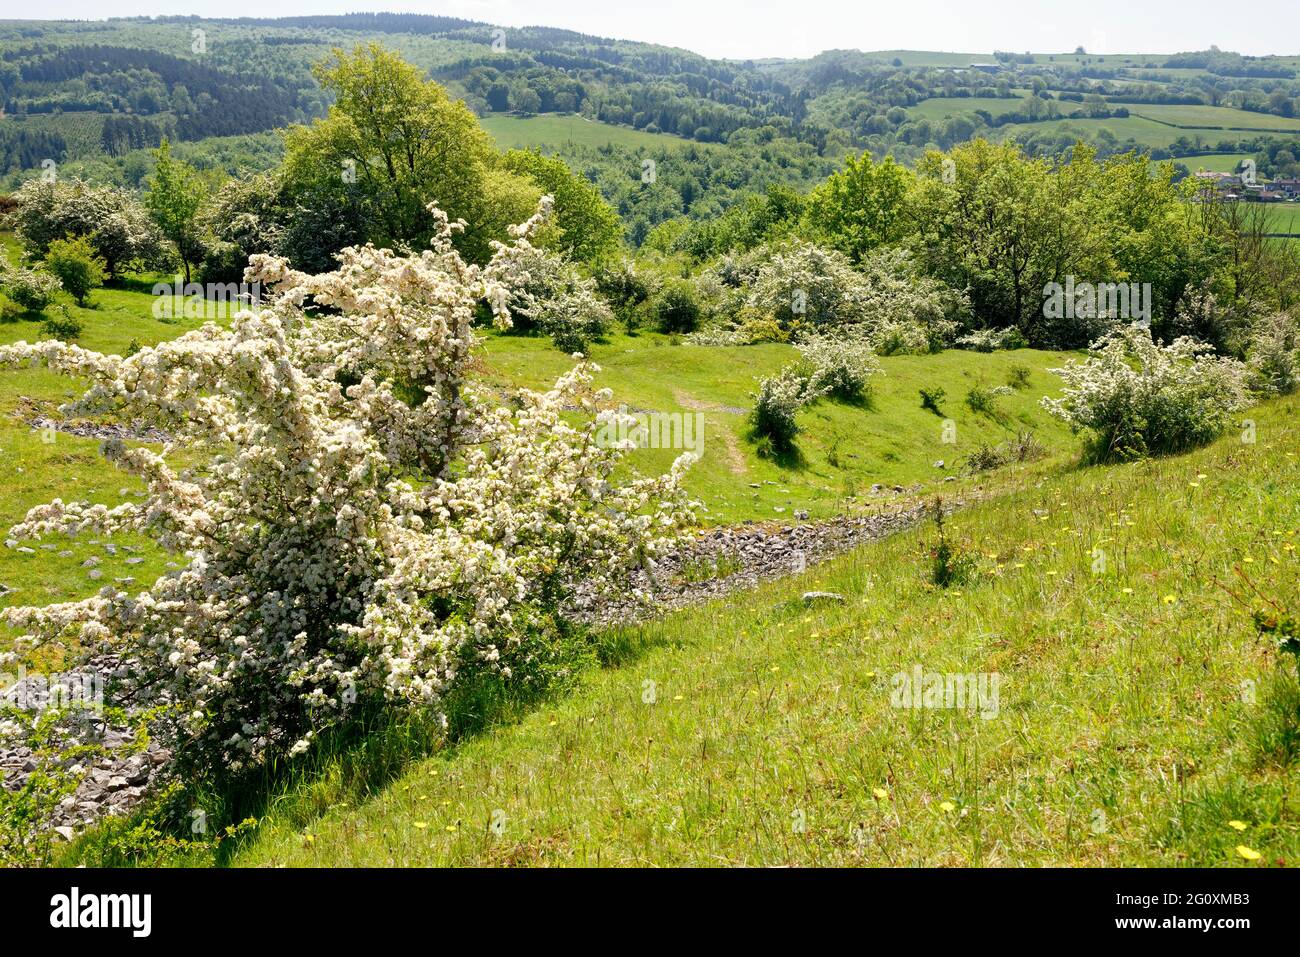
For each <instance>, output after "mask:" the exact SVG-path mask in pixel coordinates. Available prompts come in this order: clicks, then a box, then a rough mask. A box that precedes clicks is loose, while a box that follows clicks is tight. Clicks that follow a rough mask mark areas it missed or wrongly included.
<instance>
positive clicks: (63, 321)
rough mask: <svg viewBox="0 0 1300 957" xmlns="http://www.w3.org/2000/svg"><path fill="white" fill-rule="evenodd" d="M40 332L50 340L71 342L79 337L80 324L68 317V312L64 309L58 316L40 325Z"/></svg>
mask: <svg viewBox="0 0 1300 957" xmlns="http://www.w3.org/2000/svg"><path fill="white" fill-rule="evenodd" d="M41 332H43V333H44V334H45V335H47V336H49V337H50V338H51V339H59V340H61V341H63V342H71V341H72V340H73V339H75V338H77V336H79V335H81V323H79V322H78V321H77V320H76V319H73V318H72V317H71V316H69V315H68V310H67V309H64V310H62V311H61V312H60V314H59V315H58V316H53V317H51V318H49V319H46V320H45V321H44V322H43V323H41Z"/></svg>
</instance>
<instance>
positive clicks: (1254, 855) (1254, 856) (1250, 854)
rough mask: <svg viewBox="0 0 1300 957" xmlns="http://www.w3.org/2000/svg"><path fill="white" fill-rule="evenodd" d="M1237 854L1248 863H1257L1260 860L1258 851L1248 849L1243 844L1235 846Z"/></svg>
mask: <svg viewBox="0 0 1300 957" xmlns="http://www.w3.org/2000/svg"><path fill="white" fill-rule="evenodd" d="M1237 853H1238V854H1240V855H1241V856H1242V857H1244V858H1245V859H1246V860H1248V861H1257V860H1259V858H1260V853H1259V851H1257V850H1254V849H1253V848H1249V847H1247V846H1246V845H1245V844H1238V845H1237Z"/></svg>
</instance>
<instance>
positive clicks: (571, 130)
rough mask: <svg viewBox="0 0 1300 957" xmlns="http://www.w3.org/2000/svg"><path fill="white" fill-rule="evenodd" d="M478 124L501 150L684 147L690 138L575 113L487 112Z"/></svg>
mask: <svg viewBox="0 0 1300 957" xmlns="http://www.w3.org/2000/svg"><path fill="white" fill-rule="evenodd" d="M479 123H480V125H482V127H483V128H484V129H485V130H487V131H488V132H489V133H491V134H492V136H493V138H494V139H495V140H496V142H497V146H499V147H500V148H501V149H523V148H528V147H534V146H559V145H561V144H563V143H574V144H577V145H578V146H606V145H608V144H611V143H612V144H613V145H615V146H626V147H628V148H629V149H638V148H644V149H661V148H663V147H665V146H667V147H677V146H685V145H686V144H687V143H689V142H691V141H690V140H685V139H683V138H682V137H680V136H673V135H671V134H668V133H647V132H645V131H644V130H634V129H632V128H631V127H629V126H615V125H614V124H612V123H601V122H598V121H596V120H589V119H586V118H585V117H583V116H579V115H578V114H576V113H544V114H541V115H538V116H526V117H525V116H509V115H505V114H501V113H489V114H488V115H487V116H484V117H482V118H480V120H479Z"/></svg>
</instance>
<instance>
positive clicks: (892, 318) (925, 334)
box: [862, 249, 970, 356]
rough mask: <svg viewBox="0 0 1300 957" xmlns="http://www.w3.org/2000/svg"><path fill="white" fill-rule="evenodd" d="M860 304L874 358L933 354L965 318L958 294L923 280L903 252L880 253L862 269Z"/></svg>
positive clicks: (932, 280)
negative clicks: (863, 288)
mask: <svg viewBox="0 0 1300 957" xmlns="http://www.w3.org/2000/svg"><path fill="white" fill-rule="evenodd" d="M862 271H863V274H864V275H865V277H866V290H867V294H866V298H865V300H864V301H863V303H862V309H863V314H864V316H865V320H864V321H865V323H866V328H867V330H868V338H869V339H870V341H871V344H872V346H873V348H874V349H875V350H876V354H877V355H883V356H888V355H898V354H901V353H913V354H923V353H927V352H938V351H939V350H941V349H943V348H945V347H946V346H948V345H949V344H950V343H951V341H952V338H953V336H954V335H956V333H957V330H958V328H959V327H960V325H961V322H962V321H963V320H964V319H965V318H966V316H967V315H968V314H969V312H970V302H969V300H968V299H967V297H966V295H965V294H964V293H961V292H958V291H957V290H954V289H952V288H951V287H950V286H948V285H947V284H946V283H944V282H942V281H940V280H938V279H935V278H933V277H931V276H927V275H925V274H924V273H923V272H921V270H920V268H919V266H918V265H917V263H916V261H915V260H914V259H913V258H912V256H911V255H910V254H909V253H908V252H907V250H905V249H882V250H880V251H878V252H876V253H874V254H873V255H871V256H869V257H868V258H867V259H866V260H864V261H863V263H862Z"/></svg>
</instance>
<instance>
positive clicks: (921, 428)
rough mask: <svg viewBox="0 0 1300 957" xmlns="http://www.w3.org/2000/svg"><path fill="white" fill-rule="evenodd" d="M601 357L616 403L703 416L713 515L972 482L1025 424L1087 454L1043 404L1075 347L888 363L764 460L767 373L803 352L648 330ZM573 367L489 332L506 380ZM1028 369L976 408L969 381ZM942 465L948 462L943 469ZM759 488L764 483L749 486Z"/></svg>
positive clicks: (693, 481)
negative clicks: (761, 387)
mask: <svg viewBox="0 0 1300 957" xmlns="http://www.w3.org/2000/svg"><path fill="white" fill-rule="evenodd" d="M591 354H592V359H593V361H595V362H596V363H597V364H598V365H599V366H600V367H601V372H600V373H599V375H598V376H597V380H596V381H597V385H598V386H607V387H609V388H610V389H612V390H613V393H614V400H613V402H612V403H611V405H614V406H617V405H618V404H619V403H625V404H626V405H627V406H628V407H629V408H630V409H635V410H648V411H656V412H667V413H683V414H686V413H689V412H690V411H691V410H692V409H703V410H704V422H705V441H704V454H703V458H702V459H701V460H700V461H699V462H698V463H696V464H695V466H694V467H693V468H692V469H691V472H690V475H689V478H688V481H687V487H688V488H689V489H690V490H691V492H692V493H693V494H695V495H696V496H697V497H698V498H700V499H701V500H702V501H704V502H705V503H707V505H708V508H709V515H708V521H709V522H710V523H733V522H739V521H744V520H747V519H754V520H772V519H782V518H784V519H786V520H789V518H790V517H791V515H792V513H793V512H794V511H795V510H796V509H806V510H807V511H808V512H809V514H810V516H811V517H812V518H814V519H816V518H828V517H830V516H832V515H835V514H838V513H840V512H843V511H846V510H852V509H853V508H856V507H859V506H861V505H862V504H864V503H865V502H869V501H871V499H872V496H871V495H870V494H869V493H870V488H871V486H872V485H873V484H875V483H880V484H884V485H889V486H893V485H902V486H912V485H914V484H917V483H922V484H924V485H925V486H926V487H928V488H939V487H942V488H945V489H950V490H951V489H954V488H961V489H965V488H967V487H969V486H971V485H973V484H976V483H984V482H986V481H988V476H979V477H974V478H970V477H961V478H959V480H958V481H957V482H953V483H945V482H944V481H943V479H944V478H945V477H946V476H949V475H957V474H958V473H959V471H960V465H961V463H962V462H963V461H964V459H965V458H966V456H967V455H969V454H970V453H971V452H972V451H973V450H974V449H976V448H977V447H978V446H979V445H981V444H985V443H987V444H990V445H997V444H999V443H1001V442H1005V441H1007V440H1008V439H1011V438H1014V437H1015V435H1016V433H1017V432H1019V431H1025V430H1033V431H1034V432H1035V433H1036V434H1037V436H1038V438H1039V440H1040V441H1041V442H1042V443H1043V444H1044V445H1045V446H1046V447H1047V448H1048V450H1049V451H1050V452H1052V453H1054V455H1055V456H1056V461H1059V457H1060V456H1068V455H1072V454H1073V453H1074V450H1075V449H1076V448H1077V443H1076V441H1075V440H1074V438H1073V437H1072V436H1071V435H1070V434H1069V431H1068V429H1066V428H1065V427H1064V426H1063V425H1062V424H1061V423H1059V422H1058V421H1057V420H1055V419H1052V418H1051V417H1049V416H1048V415H1047V414H1046V413H1045V412H1044V411H1043V409H1042V408H1041V407H1040V406H1039V400H1040V399H1041V398H1042V396H1043V395H1044V394H1046V393H1048V392H1051V391H1054V390H1056V389H1057V387H1058V385H1059V380H1058V379H1057V378H1056V377H1055V376H1054V375H1052V374H1051V373H1049V372H1047V371H1046V370H1048V369H1050V368H1054V367H1057V366H1059V365H1061V364H1062V363H1063V362H1064V361H1065V359H1066V358H1067V357H1068V356H1067V354H1065V353H1054V352H1040V351H1037V350H1032V349H1022V350H1016V351H1014V352H996V353H987V354H986V353H973V352H964V351H958V350H950V351H948V352H944V353H940V354H939V355H933V356H897V357H885V358H883V359H882V360H881V366H882V368H883V370H884V374H883V375H881V376H878V377H875V378H873V379H872V380H871V384H872V395H871V399H870V401H869V402H868V403H866V404H865V405H852V404H846V403H843V402H837V401H834V400H828V399H824V400H822V401H820V402H818V403H816V404H815V405H813V406H812V407H810V408H808V409H807V410H805V411H804V412H802V413H801V414H800V417H799V421H800V424H801V426H802V427H803V429H804V431H803V433H802V434H801V435H800V436H799V437H798V438H797V439H796V445H797V448H798V453H797V455H796V456H793V457H790V458H785V459H782V460H780V461H779V462H778V461H773V460H770V459H764V458H760V457H759V455H758V454H757V452H756V445H755V442H754V441H753V439H752V438H751V436H750V427H749V423H748V420H747V413H748V410H749V409H750V408H751V407H752V406H753V398H752V393H754V392H757V391H758V384H759V380H760V379H761V378H763V377H765V376H770V375H774V374H775V373H776V372H778V371H779V370H780V369H781V367H782V366H784V365H786V364H788V363H791V362H793V361H795V360H797V358H798V354H797V353H796V352H795V350H794V349H793V348H792V347H790V346H784V345H760V346H742V347H734V348H721V347H716V346H693V345H684V344H683V345H672V344H671V340H669V339H668V338H667V337H665V336H661V335H657V334H652V333H647V334H641V335H638V336H635V337H629V336H625V335H613V336H611V337H610V339H609V341H608V342H606V343H603V344H596V345H595V346H593V348H592V353H591ZM570 364H571V363H570V360H569V359H568V357H567V356H565V355H563V354H561V353H560V352H559V351H557V350H556V349H555V348H554V347H553V346H552V345H551V344H550V341H549V340H546V339H541V338H528V337H522V336H512V335H491V336H489V337H488V340H487V345H486V373H487V377H488V379H489V380H490V381H492V382H494V383H496V384H498V385H499V386H501V387H506V388H514V387H520V386H523V387H527V388H534V389H536V388H540V387H543V386H545V385H547V384H549V383H550V382H553V381H554V380H555V379H556V378H557V377H558V376H559V375H560V374H562V372H563V371H564V370H566V369H567V368H568V367H569V365H570ZM1017 366H1023V367H1025V368H1027V369H1029V370H1030V374H1029V381H1028V385H1027V387H1026V388H1024V389H1022V390H1019V391H1016V392H1015V393H1014V394H1012V395H1008V396H1004V397H1000V398H998V399H996V400H995V403H994V405H995V413H994V414H993V415H988V414H979V413H976V412H973V411H972V410H971V409H970V408H969V407H968V406H967V404H966V402H965V397H966V394H967V392H968V391H969V390H970V389H971V388H973V387H975V386H979V385H982V386H985V387H993V386H1001V385H1005V384H1007V381H1008V378H1009V377H1010V375H1011V370H1012V369H1013V368H1014V367H1017ZM936 387H938V388H942V389H944V391H945V392H946V394H947V398H946V400H945V402H944V403H943V405H942V406H941V408H942V410H943V412H944V415H943V416H938V415H935V414H934V413H933V412H929V411H927V410H925V409H923V408H922V407H921V398H920V394H919V391H920V389H921V388H927V389H933V388H936ZM946 419H947V420H951V421H952V422H953V423H954V426H955V432H950V433H948V434H949V436H951V437H952V438H954V439H955V441H953V442H945V431H944V422H945V420H946ZM679 454H680V450H670V449H659V450H655V449H642V450H638V451H636V452H634V453H633V455H632V461H633V463H634V464H635V465H636V466H637V467H638V468H640V469H641V470H642V471H645V472H658V471H663V470H666V469H667V468H668V466H669V465H671V463H672V460H673V459H674V458H676V456H677V455H679ZM940 460H942V461H943V462H944V465H945V467H944V468H943V469H938V468H935V463H936V462H938V461H940ZM1039 467H1042V464H1041V463H1040V466H1039ZM755 483H756V484H758V486H759V487H758V488H753V487H751V485H753V484H755ZM769 483H772V484H769Z"/></svg>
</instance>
